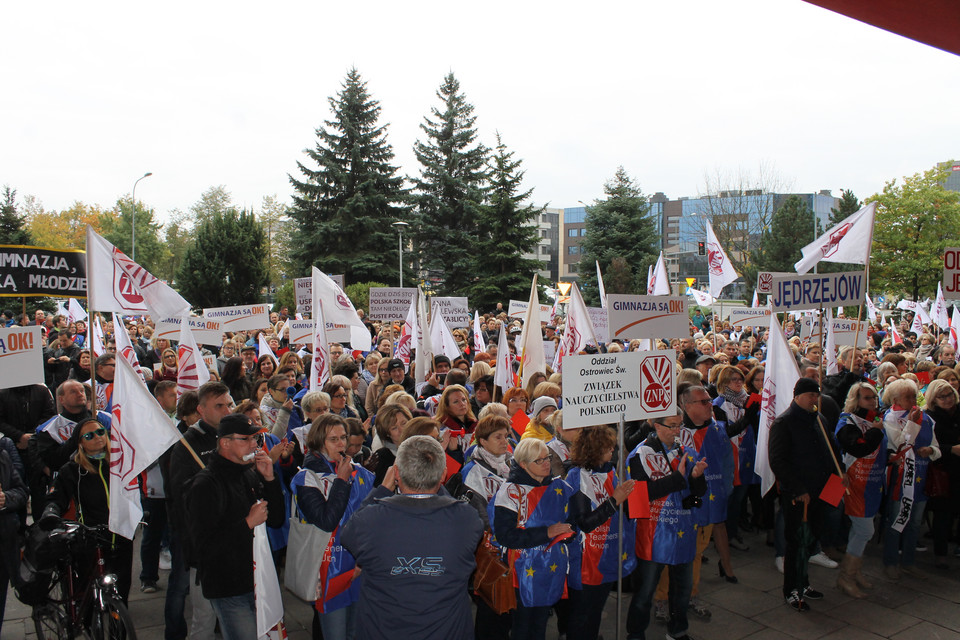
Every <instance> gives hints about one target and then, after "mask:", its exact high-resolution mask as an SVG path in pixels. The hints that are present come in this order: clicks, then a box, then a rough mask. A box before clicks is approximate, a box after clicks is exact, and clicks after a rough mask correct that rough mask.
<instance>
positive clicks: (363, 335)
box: [312, 267, 370, 351]
mask: <svg viewBox="0 0 960 640" xmlns="http://www.w3.org/2000/svg"><path fill="white" fill-rule="evenodd" d="M312 273H313V301H314V306H316V302H317V300H322V301H323V314H324V317H325V318H326V321H327V322H331V323H333V324H342V325H346V326H348V327H350V340H349V342H350V346H351V347H352V348H354V349H359V350H361V351H367V350H368V349H370V330H369V329H367V327H366V326H364V324H363V321H362V320H360V317H359V316H358V315H357V310H356V308H355V307H354V306H353V303H352V302H350V298H348V297H347V294H345V293H344V292H343V289H341V288H340V286H339V285H337V283H336V282H334V281H333V279H331V278H330V276H328V275H327V274H325V273H323V272H322V271H320V269H317V268H316V267H313V271H312Z"/></svg>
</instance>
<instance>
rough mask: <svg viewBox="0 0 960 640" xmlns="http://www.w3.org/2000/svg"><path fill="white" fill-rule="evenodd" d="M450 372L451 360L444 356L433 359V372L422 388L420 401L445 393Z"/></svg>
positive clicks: (419, 396)
mask: <svg viewBox="0 0 960 640" xmlns="http://www.w3.org/2000/svg"><path fill="white" fill-rule="evenodd" d="M449 372H450V358H448V357H447V356H443V355H438V356H434V357H433V371H431V372H430V373H429V375H427V379H426V380H425V381H424V383H423V384H422V385H421V386H420V393H419V395H418V397H417V399H418V400H426V399H427V398H429V397H431V396H436V395H440V394H441V393H443V388H444V387H445V386H446V377H447V374H448V373H449Z"/></svg>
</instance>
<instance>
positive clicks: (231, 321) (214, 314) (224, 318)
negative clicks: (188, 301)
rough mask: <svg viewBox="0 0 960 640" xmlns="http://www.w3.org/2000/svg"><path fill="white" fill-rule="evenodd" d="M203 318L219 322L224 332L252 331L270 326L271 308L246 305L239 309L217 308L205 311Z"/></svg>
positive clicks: (260, 305)
mask: <svg viewBox="0 0 960 640" xmlns="http://www.w3.org/2000/svg"><path fill="white" fill-rule="evenodd" d="M203 317H204V318H209V319H210V320H219V321H220V326H221V327H223V330H224V331H251V330H254V329H266V328H268V327H269V326H270V306H269V305H266V304H244V305H240V306H238V307H215V308H213V309H204V310H203Z"/></svg>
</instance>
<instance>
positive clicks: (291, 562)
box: [283, 469, 332, 602]
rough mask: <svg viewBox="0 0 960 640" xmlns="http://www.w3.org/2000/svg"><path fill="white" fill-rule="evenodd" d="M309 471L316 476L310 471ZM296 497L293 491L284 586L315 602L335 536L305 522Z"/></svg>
mask: <svg viewBox="0 0 960 640" xmlns="http://www.w3.org/2000/svg"><path fill="white" fill-rule="evenodd" d="M306 472H307V473H313V471H310V470H309V469H307V470H306ZM296 498H297V496H296V492H293V494H292V495H291V496H290V533H289V536H288V538H287V560H286V565H285V566H284V572H283V586H284V587H286V589H287V590H288V591H290V593H292V594H293V595H295V596H297V597H298V598H300V599H301V600H303V601H304V602H315V601H316V599H317V587H318V583H319V582H320V564H321V563H322V562H323V553H324V550H325V549H326V548H327V545H328V544H329V543H330V536H331V535H332V534H331V533H330V532H329V531H324V530H322V529H321V528H320V527H315V526H313V525H312V524H310V523H309V522H306V521H305V520H301V519H300V516H299V511H298V509H297V499H296Z"/></svg>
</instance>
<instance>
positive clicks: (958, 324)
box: [948, 305, 960, 349]
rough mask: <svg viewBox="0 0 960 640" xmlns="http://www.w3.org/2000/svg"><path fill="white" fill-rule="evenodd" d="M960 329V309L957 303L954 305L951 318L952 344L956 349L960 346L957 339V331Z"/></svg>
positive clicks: (950, 338) (950, 339)
mask: <svg viewBox="0 0 960 640" xmlns="http://www.w3.org/2000/svg"><path fill="white" fill-rule="evenodd" d="M958 331H960V309H957V307H956V305H954V307H953V316H952V317H951V319H950V337H949V338H948V340H949V341H950V346H951V347H953V348H954V349H957V348H960V341H958V340H957V332H958Z"/></svg>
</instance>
